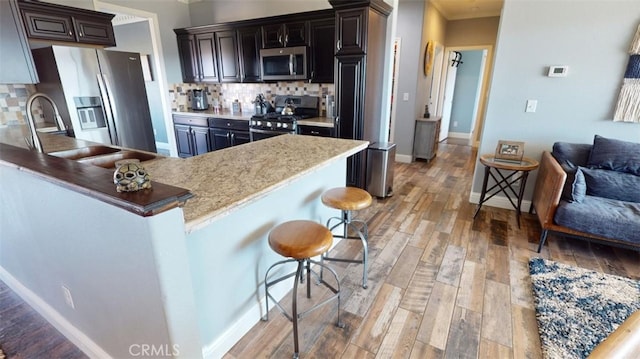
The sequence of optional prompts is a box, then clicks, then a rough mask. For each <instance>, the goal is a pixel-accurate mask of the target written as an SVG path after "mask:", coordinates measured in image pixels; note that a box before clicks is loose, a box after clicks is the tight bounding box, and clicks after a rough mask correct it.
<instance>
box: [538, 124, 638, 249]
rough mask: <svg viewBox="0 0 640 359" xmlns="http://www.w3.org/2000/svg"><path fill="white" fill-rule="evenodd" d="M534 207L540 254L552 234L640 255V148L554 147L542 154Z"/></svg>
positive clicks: (602, 142)
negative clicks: (538, 224)
mask: <svg viewBox="0 0 640 359" xmlns="http://www.w3.org/2000/svg"><path fill="white" fill-rule="evenodd" d="M533 208H534V209H535V211H536V215H537V217H538V220H539V222H540V226H541V227H542V233H541V235H540V244H539V246H538V252H540V250H541V249H542V247H543V245H544V243H545V241H546V238H547V235H548V234H549V233H550V232H553V233H558V234H561V235H565V236H569V237H576V238H582V239H587V240H596V241H603V242H606V243H610V244H614V245H619V246H624V247H630V248H634V249H638V250H640V143H632V142H626V141H620V140H615V139H608V138H605V137H602V136H598V135H596V136H595V138H594V142H593V144H572V143H566V142H556V143H555V144H554V145H553V152H552V153H549V152H544V153H543V155H542V159H541V162H540V168H539V170H538V177H537V179H536V187H535V190H534V194H533Z"/></svg>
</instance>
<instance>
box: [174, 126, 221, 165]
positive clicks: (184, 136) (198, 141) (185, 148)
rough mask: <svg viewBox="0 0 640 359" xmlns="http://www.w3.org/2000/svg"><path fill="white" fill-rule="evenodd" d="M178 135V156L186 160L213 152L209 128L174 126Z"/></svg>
mask: <svg viewBox="0 0 640 359" xmlns="http://www.w3.org/2000/svg"><path fill="white" fill-rule="evenodd" d="M173 127H174V130H175V133H176V147H177V148H178V156H180V157H183V158H186V157H192V156H197V155H201V154H203V153H207V152H210V151H211V148H212V147H211V138H210V136H209V128H207V127H200V126H186V125H173Z"/></svg>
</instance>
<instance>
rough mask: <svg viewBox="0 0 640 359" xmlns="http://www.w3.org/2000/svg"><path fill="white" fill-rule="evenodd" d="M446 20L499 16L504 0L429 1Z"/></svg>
mask: <svg viewBox="0 0 640 359" xmlns="http://www.w3.org/2000/svg"><path fill="white" fill-rule="evenodd" d="M430 2H431V4H433V6H435V7H436V9H438V11H440V13H441V14H442V16H444V17H445V18H446V19H447V20H462V19H471V18H476V17H489V16H500V11H501V10H502V4H503V3H504V0H431V1H430Z"/></svg>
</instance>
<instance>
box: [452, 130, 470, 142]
mask: <svg viewBox="0 0 640 359" xmlns="http://www.w3.org/2000/svg"><path fill="white" fill-rule="evenodd" d="M447 137H448V138H461V139H464V140H468V139H469V138H471V134H470V133H464V132H449V133H447Z"/></svg>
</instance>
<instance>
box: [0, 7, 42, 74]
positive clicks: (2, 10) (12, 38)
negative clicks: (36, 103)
mask: <svg viewBox="0 0 640 359" xmlns="http://www.w3.org/2000/svg"><path fill="white" fill-rule="evenodd" d="M0 83H1V84H35V83H38V72H37V71H36V66H35V64H34V62H33V55H32V54H31V49H30V48H29V42H28V41H27V35H26V34H25V31H24V25H23V24H22V18H21V17H20V11H19V10H18V3H17V1H16V0H8V1H6V0H0Z"/></svg>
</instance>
